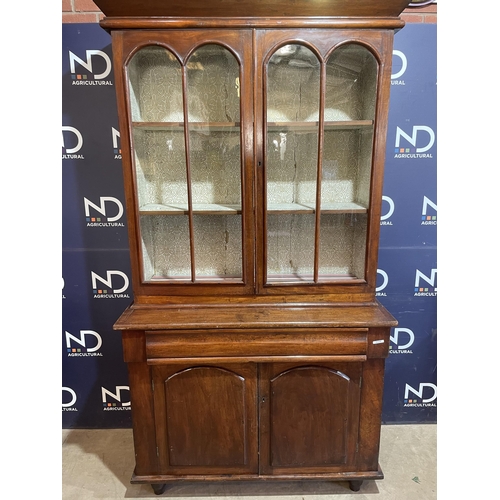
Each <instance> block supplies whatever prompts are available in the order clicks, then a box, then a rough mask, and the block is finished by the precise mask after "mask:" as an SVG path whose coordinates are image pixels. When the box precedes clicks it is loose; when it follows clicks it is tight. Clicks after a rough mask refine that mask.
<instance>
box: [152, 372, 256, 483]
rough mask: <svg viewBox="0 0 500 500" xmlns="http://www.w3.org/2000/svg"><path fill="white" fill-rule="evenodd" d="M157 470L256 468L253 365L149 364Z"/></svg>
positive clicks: (189, 471)
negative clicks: (151, 373) (151, 369)
mask: <svg viewBox="0 0 500 500" xmlns="http://www.w3.org/2000/svg"><path fill="white" fill-rule="evenodd" d="M153 383H154V406H155V422H156V441H157V444H158V459H159V469H160V474H182V475H191V474H196V475H200V474H201V475H204V474H207V475H209V474H210V475H214V474H215V475H217V474H252V473H253V474H255V473H257V472H258V452H257V445H258V435H257V365H255V364H227V365H222V364H221V365H199V366H193V365H190V366H180V365H163V366H155V367H154V368H153Z"/></svg>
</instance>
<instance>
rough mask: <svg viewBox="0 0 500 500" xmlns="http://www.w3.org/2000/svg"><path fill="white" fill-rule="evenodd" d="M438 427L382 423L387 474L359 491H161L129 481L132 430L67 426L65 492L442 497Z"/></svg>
mask: <svg viewBox="0 0 500 500" xmlns="http://www.w3.org/2000/svg"><path fill="white" fill-rule="evenodd" d="M436 429H437V426H436V425H433V424H424V425H384V426H382V439H381V447H380V450H381V451H380V466H381V468H382V471H383V472H384V475H385V479H383V480H382V481H365V482H364V483H363V485H362V486H361V490H360V491H358V492H352V491H351V490H350V489H349V486H348V483H347V482H338V483H334V482H328V481H323V482H321V481H297V482H285V483H280V482H276V483H275V482H272V483H270V482H241V483H240V482H227V483H219V482H217V483H213V484H212V483H210V484H206V483H205V484H203V483H201V484H196V483H183V484H177V485H175V484H174V485H173V486H171V487H169V488H168V489H167V490H166V491H165V493H163V495H161V496H157V495H155V494H154V493H153V490H152V488H151V486H150V485H144V484H140V485H138V484H130V478H131V475H132V471H133V469H134V451H133V442H132V431H131V430H129V429H119V430H116V429H113V430H82V429H64V430H63V432H62V439H63V443H62V466H63V468H62V483H63V484H62V498H63V500H87V499H96V498H100V499H113V498H151V499H152V498H156V499H160V498H168V497H172V498H176V499H186V500H205V499H214V498H225V499H237V500H249V499H258V500H268V499H272V500H326V499H332V498H335V500H344V499H351V500H352V499H353V498H355V497H356V498H359V499H362V498H366V499H368V498H372V499H374V498H376V499H377V500H378V499H380V500H433V499H435V498H437V485H436V482H437V476H436V462H437V459H436V454H437V453H436V441H437V437H436Z"/></svg>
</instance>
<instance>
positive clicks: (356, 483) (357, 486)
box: [349, 481, 363, 491]
mask: <svg viewBox="0 0 500 500" xmlns="http://www.w3.org/2000/svg"><path fill="white" fill-rule="evenodd" d="M362 484H363V481H349V488H350V489H351V491H359V489H360V488H361V485H362Z"/></svg>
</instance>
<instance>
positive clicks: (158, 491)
mask: <svg viewBox="0 0 500 500" xmlns="http://www.w3.org/2000/svg"><path fill="white" fill-rule="evenodd" d="M151 487H152V488H153V491H154V492H155V495H161V494H162V493H163V492H164V491H165V490H166V489H167V484H166V483H164V484H152V485H151Z"/></svg>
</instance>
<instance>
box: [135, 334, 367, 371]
mask: <svg viewBox="0 0 500 500" xmlns="http://www.w3.org/2000/svg"><path fill="white" fill-rule="evenodd" d="M368 333H369V329H368V328H349V329H334V330H332V329H315V330H304V329H287V330H286V331H285V332H283V331H276V330H272V331H269V330H266V331H258V330H255V331H248V330H246V331H244V332H242V331H224V332H221V331H217V330H208V331H168V330H158V331H146V332H145V342H146V357H147V360H148V362H150V363H152V364H157V363H158V361H156V362H155V360H160V359H165V360H167V359H168V361H169V362H171V361H172V360H173V359H179V360H180V359H182V360H184V361H185V360H186V359H192V358H203V359H205V358H217V359H224V358H233V360H234V361H238V362H239V361H241V360H244V359H246V360H248V361H272V360H274V359H276V360H278V359H280V358H281V357H285V356H286V357H290V356H293V357H300V358H302V359H305V358H314V359H316V360H318V361H319V360H320V358H325V359H330V358H331V357H332V356H335V357H337V356H353V355H354V356H363V357H364V358H366V354H367V352H368Z"/></svg>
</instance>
